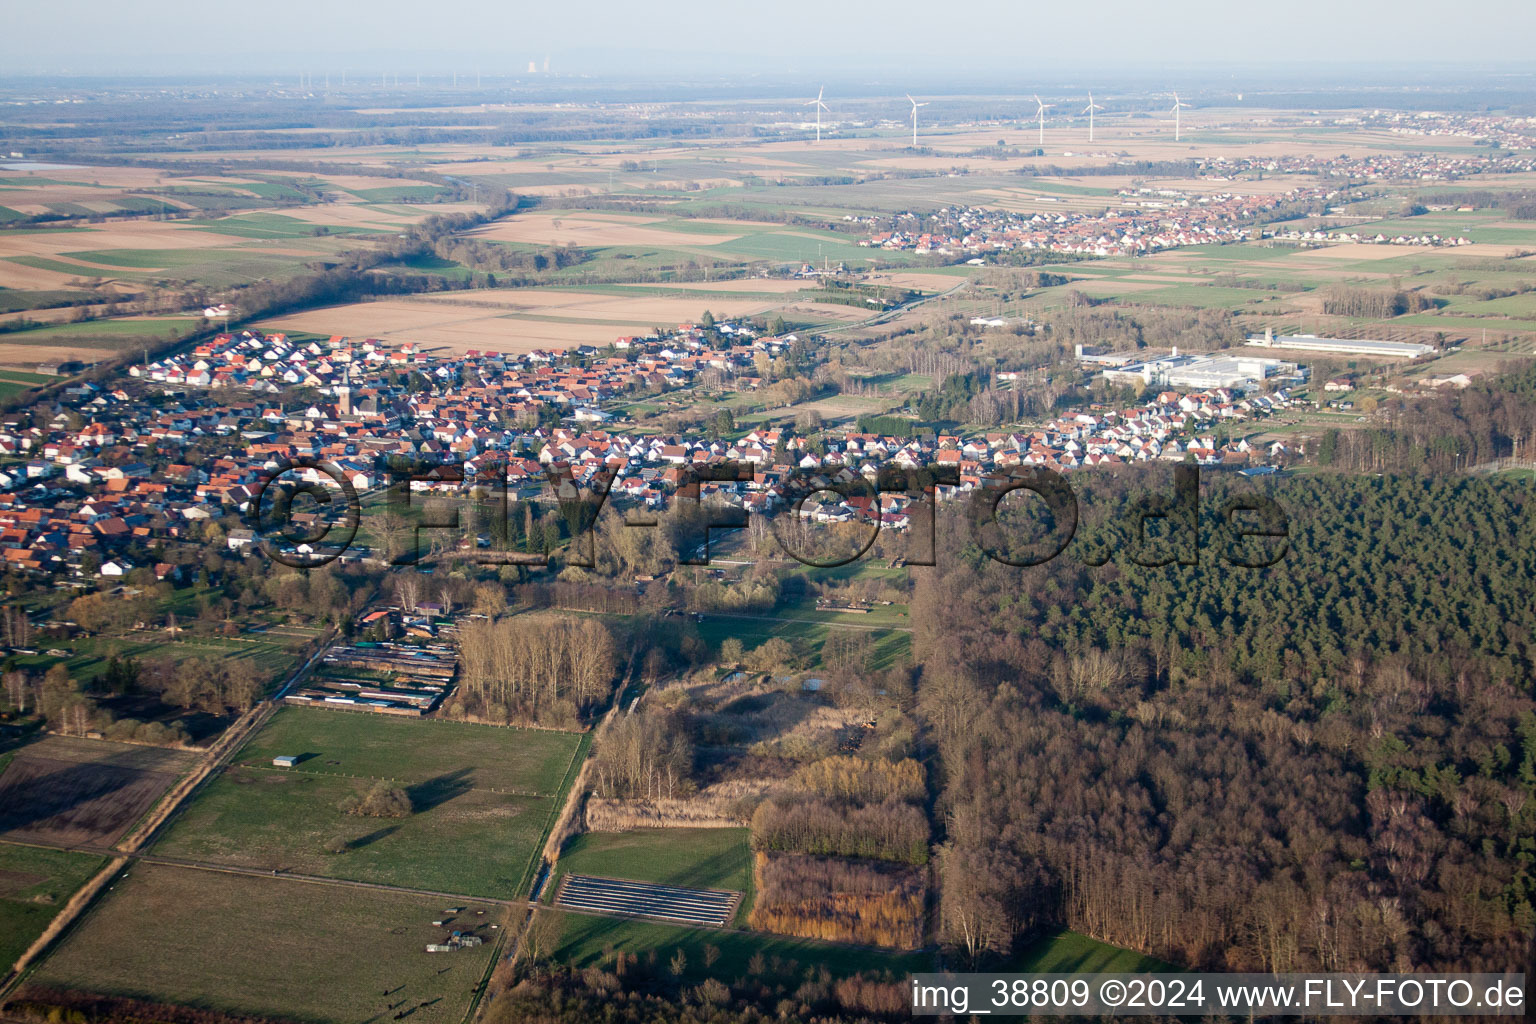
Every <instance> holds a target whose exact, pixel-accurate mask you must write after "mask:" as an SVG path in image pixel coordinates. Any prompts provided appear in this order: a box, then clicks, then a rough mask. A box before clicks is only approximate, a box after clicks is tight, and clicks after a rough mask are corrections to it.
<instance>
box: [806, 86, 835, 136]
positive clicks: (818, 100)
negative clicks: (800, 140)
mask: <svg viewBox="0 0 1536 1024" xmlns="http://www.w3.org/2000/svg"><path fill="white" fill-rule="evenodd" d="M826 91H827V87H826V86H822V87H821V88H820V89H817V90H816V98H815V99H813V100H811V102H810V103H806V104H804V106H807V107H809V106H811V105H812V104H815V106H816V141H817V142H820V141H821V112H822V111H823V110H825V111H827V112H828V113H831V111H832V108H831V107H829V106H827V105H826V104H825V103H823V102H821V94H822V93H824V92H826Z"/></svg>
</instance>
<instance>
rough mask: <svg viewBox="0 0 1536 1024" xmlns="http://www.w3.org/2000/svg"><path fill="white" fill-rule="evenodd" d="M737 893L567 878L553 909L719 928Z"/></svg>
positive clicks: (732, 909)
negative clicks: (647, 918)
mask: <svg viewBox="0 0 1536 1024" xmlns="http://www.w3.org/2000/svg"><path fill="white" fill-rule="evenodd" d="M740 899H741V894H740V893H738V892H730V891H727V890H724V889H686V888H683V887H681V886H676V885H655V884H652V883H650V882H626V881H624V880H622V879H618V878H595V877H593V876H591V875H567V876H566V877H565V881H564V883H563V884H562V885H561V886H560V892H559V894H558V895H557V896H556V897H555V906H557V907H559V908H561V909H562V910H576V911H582V912H585V913H589V914H620V915H623V916H626V917H656V918H661V919H662V920H664V921H681V922H683V923H684V924H697V925H710V926H714V927H719V926H721V925H724V924H725V923H726V922H727V921H729V920H730V919H731V915H732V914H734V913H735V912H736V904H737V901H739V900H740Z"/></svg>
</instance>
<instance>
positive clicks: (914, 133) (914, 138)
mask: <svg viewBox="0 0 1536 1024" xmlns="http://www.w3.org/2000/svg"><path fill="white" fill-rule="evenodd" d="M907 102H908V103H910V104H912V148H913V149H916V148H917V108H918V107H926V106H927V105H928V104H926V103H919V102H917V100H915V99H913V98H912V94H911V93H907Z"/></svg>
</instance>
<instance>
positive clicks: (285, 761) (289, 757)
mask: <svg viewBox="0 0 1536 1024" xmlns="http://www.w3.org/2000/svg"><path fill="white" fill-rule="evenodd" d="M298 763H299V759H298V757H297V756H296V755H294V754H278V755H277V756H276V757H274V758H273V759H272V764H273V766H274V767H276V768H292V767H293V766H294V765H296V764H298Z"/></svg>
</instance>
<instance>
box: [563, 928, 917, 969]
mask: <svg viewBox="0 0 1536 1024" xmlns="http://www.w3.org/2000/svg"><path fill="white" fill-rule="evenodd" d="M540 913H541V914H553V915H555V917H556V918H557V919H558V920H559V921H560V924H561V932H560V939H559V942H558V944H557V945H556V947H555V952H554V956H553V958H554V959H555V960H557V961H560V962H562V963H567V964H570V965H572V966H574V967H591V966H595V965H606V966H608V967H609V968H610V969H611V968H612V961H611V960H610V959H609V956H608V950H610V949H613V950H623V951H624V952H625V953H628V954H630V955H636V954H638V955H639V956H640V957H641V958H648V957H649V956H650V955H651V954H653V953H654V954H655V957H656V962H657V965H658V968H659V969H660V970H663V971H665V970H666V969H667V964H668V963H670V961H671V959H672V957H673V956H674V955H675V954H676V953H677V952H678V951H679V950H681V951H682V953H683V956H684V957H685V958H686V960H687V966H686V968H685V970H684V972H683V977H684V978H686V979H687V980H689V981H701V980H703V979H704V978H709V977H714V978H721V979H729V980H735V979H738V978H748V977H750V978H753V979H754V980H765V979H768V980H777V981H784V982H793V981H796V980H800V979H803V978H804V977H805V975H806V973H807V972H814V971H818V970H820V969H821V968H823V967H825V968H826V969H827V970H828V971H830V972H831V973H832V974H833V976H835V977H846V976H847V975H850V974H879V973H881V972H889V973H890V974H891V975H893V976H894V977H903V976H905V975H907V974H911V973H913V972H916V971H929V970H932V969H933V958H932V957H931V956H929V955H927V954H924V953H891V952H884V951H880V950H875V949H866V948H855V947H850V946H839V945H835V944H832V943H826V942H816V941H813V940H811V939H796V938H790V937H787V936H783V935H769V934H766V933H763V932H746V931H726V930H723V929H714V928H685V927H682V926H680V925H669V924H660V923H657V922H652V921H629V920H622V919H619V918H610V917H592V916H588V915H586V914H571V913H566V912H564V911H550V910H545V911H540ZM708 946H713V947H715V949H717V950H719V954H720V955H719V959H718V961H717V962H716V963H715V964H714V965H713V966H712V967H707V968H706V967H705V966H704V961H705V957H706V947H708ZM757 955H761V956H762V961H761V963H760V965H758V966H760V967H761V970H758V969H755V967H754V964H753V957H754V956H757Z"/></svg>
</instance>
